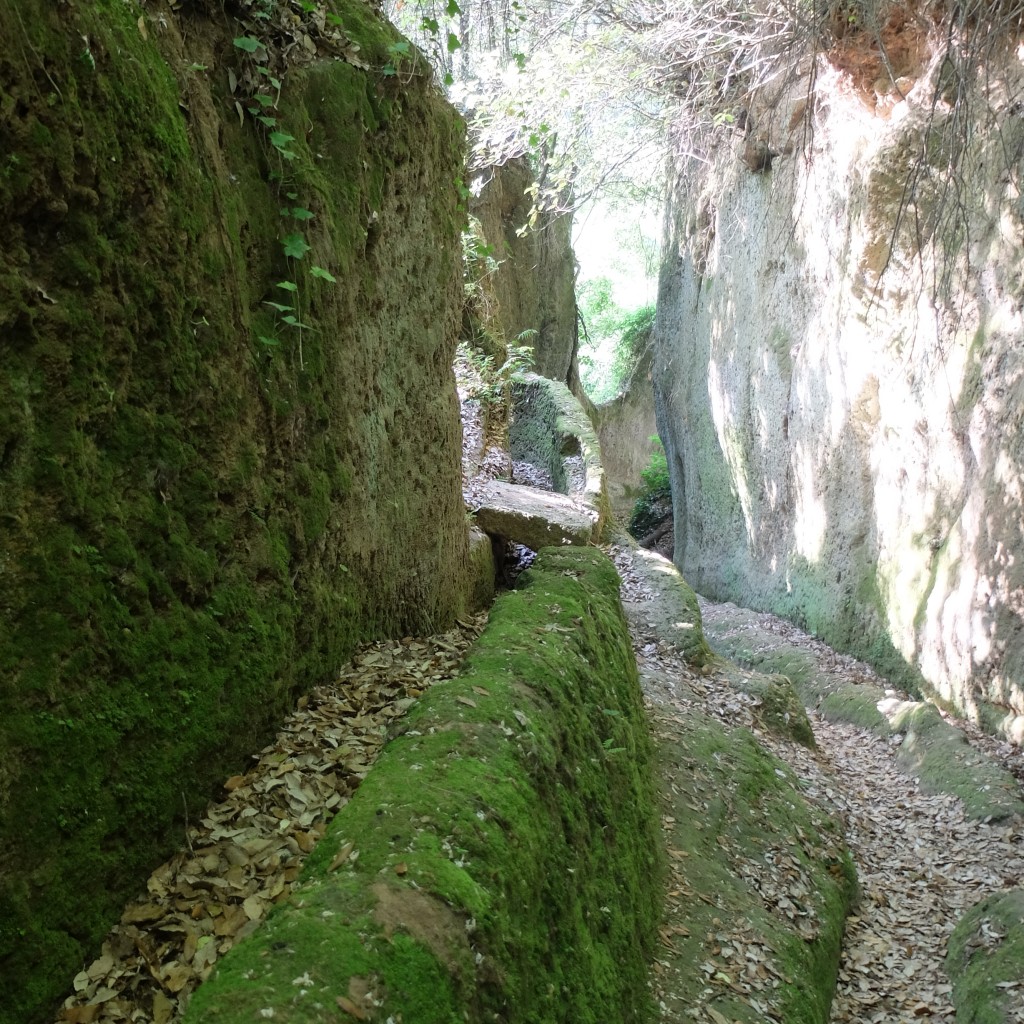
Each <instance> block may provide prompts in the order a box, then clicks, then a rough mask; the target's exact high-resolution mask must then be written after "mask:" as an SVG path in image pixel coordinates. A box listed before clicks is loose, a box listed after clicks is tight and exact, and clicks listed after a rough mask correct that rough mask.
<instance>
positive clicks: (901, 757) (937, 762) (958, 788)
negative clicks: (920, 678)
mask: <svg viewBox="0 0 1024 1024" xmlns="http://www.w3.org/2000/svg"><path fill="white" fill-rule="evenodd" d="M892 727H893V729H895V730H897V731H898V732H902V733H904V734H905V735H904V738H903V743H902V744H900V748H899V753H898V755H897V760H898V763H899V764H900V765H901V766H902V767H903V768H904V769H905V770H907V771H909V772H911V773H912V774H913V775H915V776H917V778H918V779H919V780H920V782H921V786H922V787H923V788H924V789H925V790H926V791H927V792H930V793H952V794H953V795H954V796H957V797H959V798H960V800H961V801H962V802H963V805H964V812H965V813H966V814H967V816H968V817H969V818H973V819H975V820H978V821H1004V820H1006V819H1007V818H1013V817H1018V816H1024V800H1022V799H1021V792H1020V784H1019V783H1018V782H1017V780H1016V778H1015V777H1014V776H1013V775H1011V774H1010V773H1009V772H1008V771H1006V770H1005V769H1004V768H1002V767H1001V766H1000V765H998V764H996V762H994V761H992V760H990V759H989V758H988V757H986V756H985V755H984V754H982V753H981V752H980V751H978V750H976V749H975V748H974V747H972V746H971V745H970V743H968V741H967V737H966V736H965V735H964V734H963V733H962V732H961V731H960V730H959V729H957V728H955V727H954V726H952V725H950V724H949V723H948V722H946V721H945V720H944V719H943V718H942V716H941V715H940V714H939V712H938V711H937V710H936V709H935V708H934V707H932V705H931V704H909V705H905V706H904V707H903V708H902V709H900V710H899V711H898V713H897V714H895V715H894V717H893V719H892Z"/></svg>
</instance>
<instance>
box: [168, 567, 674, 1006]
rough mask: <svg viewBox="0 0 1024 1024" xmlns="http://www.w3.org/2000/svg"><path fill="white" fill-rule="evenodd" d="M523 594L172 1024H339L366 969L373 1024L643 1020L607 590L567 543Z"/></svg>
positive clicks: (632, 822)
mask: <svg viewBox="0 0 1024 1024" xmlns="http://www.w3.org/2000/svg"><path fill="white" fill-rule="evenodd" d="M523 582H524V587H523V589H521V590H519V591H517V592H514V593H511V594H506V595H504V596H503V597H502V598H500V599H499V601H498V602H497V603H496V605H495V607H494V611H493V613H492V616H491V620H490V622H489V624H488V627H487V629H486V631H485V633H484V634H483V636H482V637H481V639H480V641H479V643H478V644H477V645H476V646H475V647H474V648H473V650H472V651H471V653H470V656H469V658H468V662H467V665H466V668H465V671H464V672H463V674H462V675H461V676H460V677H459V678H458V679H457V680H455V681H453V682H451V683H448V684H445V685H444V686H442V687H437V688H435V689H433V690H431V691H430V692H429V694H428V695H427V696H426V697H424V699H423V700H422V701H421V702H420V704H419V706H418V707H416V708H415V709H413V711H412V712H410V714H409V716H408V717H407V718H406V719H405V720H404V723H403V729H404V730H405V731H404V734H403V735H402V736H401V737H399V738H398V739H395V740H394V741H392V743H390V744H389V745H388V747H387V748H386V750H385V752H384V753H383V755H382V756H381V759H380V761H379V762H378V763H377V765H376V766H375V767H374V769H373V770H372V771H371V772H370V774H369V775H368V777H367V778H366V780H365V781H364V783H363V784H362V786H361V787H360V789H359V790H358V792H357V793H356V795H355V797H354V798H353V799H352V801H351V802H350V803H349V804H348V805H347V806H346V807H345V808H344V810H343V811H342V812H341V813H340V814H339V815H338V816H337V818H336V819H335V820H334V822H333V823H332V825H331V827H330V829H329V832H328V834H327V836H326V837H325V838H324V840H323V841H322V842H321V843H320V844H319V845H318V846H317V848H316V849H315V850H314V852H313V854H312V855H311V856H310V858H309V860H308V861H307V865H306V868H305V871H304V874H303V877H302V880H301V885H300V887H299V888H298V889H297V891H296V892H295V894H294V895H293V898H292V900H291V902H290V903H289V904H288V905H287V906H284V907H282V908H281V909H279V910H278V911H276V912H275V913H274V914H273V915H272V916H271V918H270V920H269V921H268V923H267V925H266V926H265V927H264V928H263V929H261V930H260V931H259V932H257V933H256V934H255V935H254V936H253V937H252V938H251V939H249V940H247V941H246V942H245V943H243V944H241V945H240V946H238V947H236V949H234V950H233V951H232V952H231V953H230V954H228V956H227V957H226V958H225V960H224V961H223V963H222V964H221V965H219V966H218V969H217V973H216V974H215V976H214V977H213V978H212V979H211V980H210V981H209V982H207V983H206V984H205V985H204V986H203V987H201V988H200V989H199V990H198V991H197V993H196V995H195V997H194V999H193V1001H192V1003H191V1005H190V1008H189V1012H188V1015H187V1017H186V1020H188V1021H204V1022H206V1021H209V1022H214V1021H236V1020H238V1021H242V1020H245V1021H248V1020H251V1019H253V1014H254V1013H255V1012H256V1011H258V1010H260V1009H266V1008H274V1009H275V1010H276V1011H277V1014H278V1015H282V1014H286V1015H287V1017H288V1019H289V1020H290V1021H294V1022H306V1021H322V1020H323V1021H326V1020H334V1019H336V1016H337V1007H336V1005H335V997H336V996H337V995H345V994H346V993H347V992H348V991H349V984H350V979H351V978H352V977H367V976H368V977H372V978H374V979H378V988H377V991H378V993H379V994H380V998H381V1000H382V1005H381V1007H380V1009H379V1010H378V1011H376V1014H375V1017H379V1019H382V1020H383V1019H384V1018H385V1017H394V1018H395V1019H398V1017H399V1015H401V1016H402V1017H404V1019H406V1020H410V1021H411V1020H415V1021H435V1020H436V1021H439V1022H440V1021H444V1022H448V1021H461V1020H464V1019H469V1020H492V1019H499V1018H500V1019H502V1020H505V1021H508V1022H510V1024H511V1022H515V1021H521V1022H524V1024H526V1022H529V1024H544V1022H553V1021H566V1022H567V1021H573V1022H585V1024H598V1022H604V1021H605V1020H607V1017H608V1007H609V1006H614V1007H615V1013H614V1015H615V1019H616V1020H621V1021H640V1020H644V1019H646V1018H647V1015H648V995H647V981H646V974H647V962H648V960H647V958H648V955H649V954H650V952H651V945H652V940H653V936H654V934H655V929H654V925H655V922H656V918H657V910H658V907H657V894H656V886H657V877H658V868H659V861H658V852H657V851H658V850H659V840H658V835H657V824H656V822H657V819H656V815H655V808H654V797H653V785H652V779H651V760H650V759H651V750H650V743H649V739H648V737H647V732H646V723H645V719H644V714H643V709H642V705H641V698H640V691H639V686H638V681H637V677H636V669H635V663H634V661H633V656H632V652H631V648H630V643H629V636H628V632H627V629H626V626H625V623H624V621H623V619H622V613H621V609H620V606H619V603H618V593H617V591H618V579H617V576H616V574H615V571H614V569H613V567H612V566H611V564H610V563H609V562H608V560H607V559H606V558H605V557H604V556H603V555H601V554H599V553H598V552H596V551H595V550H593V549H573V548H563V549H546V550H545V551H543V552H542V553H541V555H540V557H539V558H538V560H537V562H536V563H535V564H534V566H533V568H532V569H531V570H530V571H529V573H528V578H527V579H525V580H524V581H523ZM341 851H347V856H345V857H344V859H343V862H342V863H340V864H339V854H340V852H341ZM303 972H305V973H307V974H308V976H309V977H310V978H311V979H312V984H311V985H310V986H309V991H310V995H309V996H308V997H302V998H297V997H296V990H295V986H294V984H293V980H294V979H295V978H296V977H297V976H300V975H302V974H303ZM318 1004H319V1005H318Z"/></svg>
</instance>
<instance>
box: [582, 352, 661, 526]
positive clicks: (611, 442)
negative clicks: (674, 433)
mask: <svg viewBox="0 0 1024 1024" xmlns="http://www.w3.org/2000/svg"><path fill="white" fill-rule="evenodd" d="M653 365H654V358H653V349H651V348H648V349H647V350H646V351H645V352H644V355H643V356H642V358H641V359H640V361H639V363H638V364H637V367H636V371H635V372H634V374H633V376H632V377H631V378H630V380H629V382H628V384H627V386H626V389H625V390H624V391H623V392H622V394H621V395H619V396H618V397H617V398H614V399H612V400H611V401H610V402H605V403H604V404H603V405H599V406H597V436H598V438H599V440H600V442H601V461H602V463H603V465H604V470H605V476H606V478H607V481H608V498H609V501H610V502H611V507H612V511H613V512H615V513H616V514H617V515H620V516H628V515H629V514H630V512H631V511H632V509H633V505H634V503H635V502H636V499H637V496H638V495H639V493H640V491H641V489H642V485H643V481H642V479H641V476H640V474H641V473H642V472H643V471H644V470H645V469H646V468H647V466H648V464H649V463H650V461H651V455H652V454H653V452H654V451H655V445H654V443H653V442H652V441H651V438H652V437H653V436H655V435H656V434H657V433H658V422H657V418H656V416H655V412H654V387H653V385H652V383H651V372H652V368H653Z"/></svg>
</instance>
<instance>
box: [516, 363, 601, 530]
mask: <svg viewBox="0 0 1024 1024" xmlns="http://www.w3.org/2000/svg"><path fill="white" fill-rule="evenodd" d="M508 440H509V448H510V450H511V452H512V457H513V458H514V459H520V460H522V461H523V462H529V463H530V464H531V465H533V466H536V467H537V468H538V469H542V470H545V471H546V472H547V473H548V474H549V475H550V476H551V480H552V485H553V487H554V489H555V490H556V491H560V492H561V493H562V494H569V495H571V496H572V497H574V498H576V499H577V500H581V501H583V502H584V504H586V505H587V507H588V509H590V510H591V511H592V512H593V513H594V514H595V515H596V517H597V525H596V527H595V530H594V538H595V540H597V539H600V536H601V531H602V529H603V528H604V524H605V522H606V521H607V519H608V516H609V513H610V510H611V506H610V504H609V501H608V490H607V485H606V482H605V473H604V467H603V466H602V464H601V446H600V444H599V442H598V439H597V432H596V431H595V430H594V426H593V424H592V423H591V422H590V417H589V416H588V415H587V413H586V411H585V410H584V408H583V406H582V405H581V404H580V402H579V400H578V399H577V398H576V397H575V396H574V395H573V393H572V392H571V391H570V390H569V388H568V387H567V386H566V385H565V384H563V383H562V382H561V381H557V380H551V379H550V378H548V377H541V376H538V375H537V374H535V373H524V374H518V375H517V376H516V377H515V378H514V380H513V382H512V418H511V422H510V424H509V434H508ZM574 457H579V460H580V463H579V467H578V469H573V468H570V466H569V464H568V463H567V462H566V459H567V458H574Z"/></svg>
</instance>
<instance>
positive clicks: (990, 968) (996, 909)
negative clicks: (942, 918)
mask: <svg viewBox="0 0 1024 1024" xmlns="http://www.w3.org/2000/svg"><path fill="white" fill-rule="evenodd" d="M946 970H947V971H948V972H949V976H950V978H951V979H952V981H953V1004H954V1006H956V1019H957V1022H958V1024H1011V1022H1013V1021H1017V1020H1020V1008H1021V1006H1022V996H1021V986H1022V982H1021V979H1022V978H1024V889H1011V890H1010V891H1009V892H1002V893H997V894H996V895H994V896H989V897H987V898H986V899H984V900H982V901H981V902H980V903H978V904H976V905H975V906H974V907H972V908H971V909H970V910H969V911H968V912H967V913H966V914H964V916H963V917H962V918H961V919H960V921H959V922H958V923H957V926H956V928H955V930H954V931H953V934H952V935H951V936H950V937H949V956H948V957H947V958H946Z"/></svg>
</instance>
